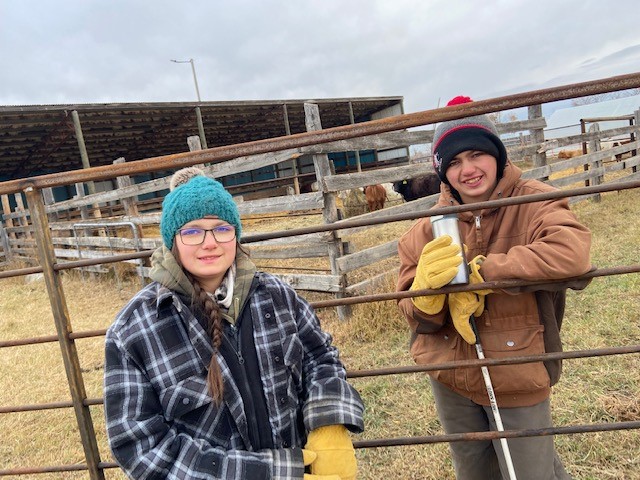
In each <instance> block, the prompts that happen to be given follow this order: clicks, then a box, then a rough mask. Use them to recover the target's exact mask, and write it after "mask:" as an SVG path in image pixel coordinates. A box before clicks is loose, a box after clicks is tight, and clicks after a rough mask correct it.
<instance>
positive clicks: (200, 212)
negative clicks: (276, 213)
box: [160, 167, 242, 250]
mask: <svg viewBox="0 0 640 480" xmlns="http://www.w3.org/2000/svg"><path fill="white" fill-rule="evenodd" d="M169 188H170V190H171V191H170V192H169V193H168V194H167V196H166V197H164V201H163V202H162V216H161V217H160V233H161V234H162V240H163V242H164V244H165V246H166V247H167V248H168V249H169V250H171V248H172V247H173V239H174V238H175V236H176V233H177V232H178V230H180V229H181V228H182V227H183V226H184V225H185V224H186V223H189V222H191V221H193V220H198V219H200V218H204V217H206V216H216V217H218V218H219V219H220V220H224V221H225V222H227V223H229V224H230V225H233V226H234V227H235V229H236V238H240V235H241V233H242V225H241V224H240V214H239V213H238V207H237V205H236V203H235V202H234V201H233V197H232V196H231V194H230V193H229V192H227V191H226V190H225V188H224V187H223V186H222V184H221V183H220V182H218V181H217V180H214V179H212V178H209V177H207V176H205V174H204V172H203V171H202V170H200V169H199V168H196V167H187V168H183V169H182V170H178V171H177V172H176V173H174V175H173V177H171V183H170V186H169Z"/></svg>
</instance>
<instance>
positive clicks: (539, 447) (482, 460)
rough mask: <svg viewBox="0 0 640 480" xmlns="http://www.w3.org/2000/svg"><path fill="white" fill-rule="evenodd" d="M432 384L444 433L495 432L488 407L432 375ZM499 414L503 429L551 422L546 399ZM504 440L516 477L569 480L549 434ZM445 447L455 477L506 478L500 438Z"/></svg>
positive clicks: (522, 479)
mask: <svg viewBox="0 0 640 480" xmlns="http://www.w3.org/2000/svg"><path fill="white" fill-rule="evenodd" d="M431 385H432V390H433V395H434V397H435V399H436V408H437V410H438V417H439V418H440V422H441V423H442V425H443V427H444V429H445V432H447V433H463V432H481V431H488V430H497V427H496V423H495V420H494V418H493V412H492V411H491V407H484V406H482V405H478V404H476V403H474V402H472V401H471V400H469V399H467V398H465V397H462V396H461V395H458V394H457V393H455V392H453V391H452V390H450V389H448V388H447V387H445V386H444V385H442V384H440V383H438V382H437V381H435V380H433V379H432V380H431ZM500 417H501V418H502V423H503V426H504V429H505V430H521V429H539V428H547V427H551V426H552V423H551V409H550V404H549V400H548V399H547V400H545V401H543V402H541V403H539V404H537V405H533V406H531V407H518V408H500ZM507 442H508V445H509V451H510V453H511V459H512V461H513V465H514V470H515V472H516V477H517V479H518V480H571V477H570V476H569V475H568V474H567V472H566V471H565V469H564V467H563V466H562V462H561V461H560V459H559V457H558V455H557V453H556V451H555V448H554V446H553V436H543V437H523V438H510V439H508V440H507ZM450 449H451V453H452V457H453V463H454V466H455V469H456V478H457V479H458V480H489V479H492V480H499V479H504V480H508V478H509V475H508V471H507V467H506V461H505V458H504V455H503V452H502V446H501V442H500V440H494V441H493V442H452V443H451V444H450ZM500 472H502V474H501V473H500Z"/></svg>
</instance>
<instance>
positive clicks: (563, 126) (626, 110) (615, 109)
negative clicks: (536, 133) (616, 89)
mask: <svg viewBox="0 0 640 480" xmlns="http://www.w3.org/2000/svg"><path fill="white" fill-rule="evenodd" d="M638 108H640V95H633V96H629V97H624V98H616V99H614V100H607V101H604V102H598V103H590V104H587V105H577V106H575V107H567V108H559V109H557V110H556V111H555V112H553V113H552V114H551V115H550V116H549V117H548V118H547V128H545V136H546V137H547V138H558V137H565V136H568V135H577V134H579V133H580V120H587V119H595V118H604V117H619V116H624V115H633V113H634V112H635V111H636V110H638ZM625 125H629V121H628V120H616V121H608V122H606V124H605V125H603V126H602V128H607V129H609V128H616V127H622V126H625Z"/></svg>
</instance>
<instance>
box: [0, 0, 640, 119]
mask: <svg viewBox="0 0 640 480" xmlns="http://www.w3.org/2000/svg"><path fill="white" fill-rule="evenodd" d="M639 19H640V14H639V10H638V3H637V0H617V1H614V2H603V1H602V0H599V1H590V0H577V1H574V0H530V1H519V0H504V1H492V0H485V1H484V2H478V1H477V0H469V1H455V0H387V1H382V0H379V1H376V0H317V1H310V0H307V1H305V0H293V1H292V0H286V1H275V0H201V1H184V0H182V1H172V0H139V1H135V0H129V1H125V0H102V1H98V0H50V1H44V0H0V65H1V68H0V87H1V88H0V105H39V104H61V103H112V102H180V101H192V100H196V89H195V85H194V81H193V76H192V73H191V67H190V64H189V63H184V64H176V63H172V62H170V60H171V59H177V60H189V59H190V58H193V59H194V63H195V69H196V74H197V80H198V84H199V90H200V96H201V99H202V100H203V101H227V100H274V99H312V98H341V97H368V96H396V95H398V96H403V97H404V107H405V112H407V113H409V112H417V111H421V110H428V109H431V108H436V107H437V106H438V104H439V103H440V105H441V106H442V105H444V104H446V102H447V101H448V100H449V99H450V98H452V97H453V96H456V95H460V94H464V95H468V96H471V97H472V98H474V99H476V100H480V99H487V98H493V97H498V96H502V95H508V94H512V93H523V92H526V91H530V90H537V89H540V88H547V87H553V86H560V85H565V84H570V83H575V82H584V81H589V80H596V79H602V78H607V77H611V76H616V75H622V74H626V73H634V72H638V71H640V28H639V23H638V20H639Z"/></svg>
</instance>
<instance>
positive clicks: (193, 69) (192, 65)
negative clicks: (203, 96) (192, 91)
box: [171, 58, 200, 102]
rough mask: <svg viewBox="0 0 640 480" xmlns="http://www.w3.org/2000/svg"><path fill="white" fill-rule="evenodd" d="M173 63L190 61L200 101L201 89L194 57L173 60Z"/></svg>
mask: <svg viewBox="0 0 640 480" xmlns="http://www.w3.org/2000/svg"><path fill="white" fill-rule="evenodd" d="M171 61H172V62H173V63H190V64H191V72H192V73H193V83H194V84H195V86H196V95H197V96H198V102H200V89H199V88H198V77H196V66H195V64H194V62H193V58H190V59H189V60H171Z"/></svg>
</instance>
